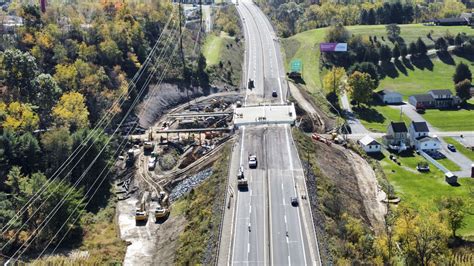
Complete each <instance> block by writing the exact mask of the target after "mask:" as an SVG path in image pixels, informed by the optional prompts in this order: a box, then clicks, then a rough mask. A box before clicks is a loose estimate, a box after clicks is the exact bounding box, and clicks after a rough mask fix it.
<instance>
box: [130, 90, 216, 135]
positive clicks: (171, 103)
mask: <svg viewBox="0 0 474 266" xmlns="http://www.w3.org/2000/svg"><path fill="white" fill-rule="evenodd" d="M218 91H219V90H218V89H217V88H210V89H203V88H199V87H195V88H188V87H183V86H180V85H176V84H170V83H163V84H161V85H160V86H158V87H156V88H155V86H153V85H152V86H150V90H149V92H148V94H147V95H146V96H145V99H143V101H142V103H141V104H140V105H139V106H138V107H137V110H136V113H137V114H138V118H139V121H140V126H142V127H144V128H148V127H150V126H152V125H153V124H154V123H155V122H156V121H157V120H158V119H159V118H160V117H161V116H162V115H163V113H164V112H166V110H169V109H171V108H173V107H175V106H177V105H179V104H182V103H185V102H188V101H190V100H192V99H195V98H198V97H200V96H204V95H209V94H211V93H215V92H218Z"/></svg>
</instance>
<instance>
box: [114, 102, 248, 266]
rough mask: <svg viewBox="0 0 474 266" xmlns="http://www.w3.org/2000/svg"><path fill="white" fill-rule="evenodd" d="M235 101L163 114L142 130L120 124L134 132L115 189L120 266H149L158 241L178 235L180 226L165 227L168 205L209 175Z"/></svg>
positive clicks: (227, 134) (229, 134)
mask: <svg viewBox="0 0 474 266" xmlns="http://www.w3.org/2000/svg"><path fill="white" fill-rule="evenodd" d="M240 100H241V98H240V96H239V95H238V94H236V93H225V94H224V95H222V94H218V95H214V96H208V97H201V98H198V99H195V100H193V101H191V102H188V103H185V104H182V105H180V106H178V107H176V108H174V109H172V110H169V111H167V112H166V113H165V114H163V115H162V116H161V118H160V119H159V120H158V121H157V122H156V123H155V124H154V125H153V126H151V127H149V128H148V129H143V128H141V127H140V126H139V125H138V122H135V121H137V120H135V121H133V120H132V121H128V122H127V123H125V126H124V127H125V130H130V127H134V128H133V130H134V132H135V134H134V135H130V136H128V140H129V141H128V147H127V149H126V152H125V153H124V154H122V155H121V156H120V158H121V160H120V163H119V165H117V166H118V167H119V168H120V169H122V170H123V174H122V175H121V179H119V180H117V181H116V183H115V192H116V194H117V196H118V199H119V202H118V207H117V216H118V217H117V218H118V219H117V220H118V224H119V227H120V237H121V238H122V239H123V240H125V241H127V242H128V243H129V246H128V248H127V253H126V256H125V264H136V263H139V262H140V263H143V262H144V261H147V262H149V263H150V264H153V262H154V261H156V258H154V257H155V256H156V254H157V252H156V250H157V248H158V247H160V246H161V245H160V244H158V243H157V241H160V237H163V235H164V234H166V235H167V236H168V237H171V236H173V235H174V236H177V235H179V232H180V230H182V228H181V229H180V228H179V226H178V227H177V225H179V224H183V222H184V221H182V222H181V223H180V222H177V221H171V219H170V213H172V208H173V203H174V202H175V201H176V200H178V199H179V198H180V197H182V196H183V195H185V194H186V193H188V192H189V191H190V190H191V189H193V188H194V187H196V186H198V185H199V184H200V183H202V182H203V181H204V180H205V179H206V178H208V177H209V176H210V175H211V174H212V168H211V167H212V165H213V163H214V162H215V161H216V160H217V159H218V158H219V151H220V150H221V149H222V147H223V145H224V144H225V143H227V142H229V141H232V138H233V134H234V125H233V120H234V117H233V113H234V111H233V110H234V109H235V108H236V106H237V105H240ZM173 218H176V217H173ZM167 227H170V228H175V230H177V232H174V233H173V232H171V233H170V232H169V230H166V229H165V228H167ZM170 262H172V261H170Z"/></svg>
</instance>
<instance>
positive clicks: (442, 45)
mask: <svg viewBox="0 0 474 266" xmlns="http://www.w3.org/2000/svg"><path fill="white" fill-rule="evenodd" d="M435 49H436V50H438V51H439V52H447V51H448V43H447V42H446V40H445V39H444V38H443V37H439V38H438V39H436V41H435Z"/></svg>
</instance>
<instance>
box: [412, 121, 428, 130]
mask: <svg viewBox="0 0 474 266" xmlns="http://www.w3.org/2000/svg"><path fill="white" fill-rule="evenodd" d="M411 124H412V125H413V128H414V129H415V132H429V131H430V130H429V129H428V124H426V122H411Z"/></svg>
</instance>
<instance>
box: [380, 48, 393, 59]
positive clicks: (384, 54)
mask: <svg viewBox="0 0 474 266" xmlns="http://www.w3.org/2000/svg"><path fill="white" fill-rule="evenodd" d="M379 55H380V60H381V61H382V62H389V61H390V59H392V51H390V47H388V45H382V46H381V47H380V48H379Z"/></svg>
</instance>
